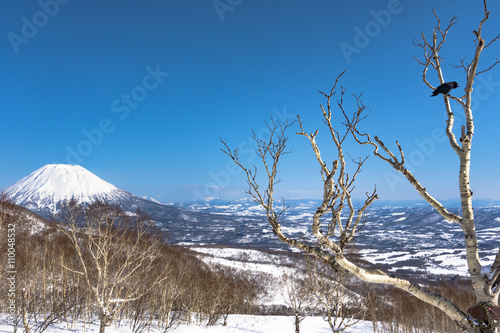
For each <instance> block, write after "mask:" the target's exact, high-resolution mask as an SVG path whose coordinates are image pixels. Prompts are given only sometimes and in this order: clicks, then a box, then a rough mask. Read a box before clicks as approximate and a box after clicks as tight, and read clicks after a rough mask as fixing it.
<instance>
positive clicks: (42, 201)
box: [4, 164, 131, 211]
mask: <svg viewBox="0 0 500 333" xmlns="http://www.w3.org/2000/svg"><path fill="white" fill-rule="evenodd" d="M4 191H5V194H6V195H7V196H8V197H9V198H11V199H12V200H13V201H14V202H15V203H16V204H18V205H22V206H25V207H27V208H31V207H30V206H35V207H38V208H40V207H47V208H49V209H50V210H52V211H54V210H55V209H56V204H57V203H59V202H61V201H64V200H69V199H71V198H75V199H77V200H78V201H79V202H80V203H91V202H94V201H95V200H96V199H103V200H104V199H105V200H107V201H113V199H115V200H116V199H118V198H123V197H126V196H128V195H131V194H129V193H128V192H126V191H124V190H122V189H119V188H117V187H116V186H114V185H112V184H110V183H108V182H106V181H104V180H102V179H101V178H99V177H97V176H96V175H94V174H93V173H91V172H90V171H88V170H86V169H84V168H83V167H81V166H79V165H68V164H48V165H45V166H43V167H41V168H40V169H38V170H36V171H34V172H32V173H31V174H29V175H28V176H26V177H24V178H22V179H21V180H19V181H18V182H16V183H14V184H13V185H11V186H9V187H7V188H5V189H4Z"/></svg>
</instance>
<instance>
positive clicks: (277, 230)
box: [221, 0, 500, 332]
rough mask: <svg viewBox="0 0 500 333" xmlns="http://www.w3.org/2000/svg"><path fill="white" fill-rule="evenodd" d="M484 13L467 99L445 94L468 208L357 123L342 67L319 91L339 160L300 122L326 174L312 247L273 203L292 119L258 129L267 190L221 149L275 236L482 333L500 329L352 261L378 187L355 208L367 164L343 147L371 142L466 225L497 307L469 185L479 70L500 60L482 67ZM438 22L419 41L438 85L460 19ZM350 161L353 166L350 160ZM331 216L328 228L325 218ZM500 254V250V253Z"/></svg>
mask: <svg viewBox="0 0 500 333" xmlns="http://www.w3.org/2000/svg"><path fill="white" fill-rule="evenodd" d="M483 7H484V18H483V19H482V20H481V22H480V23H479V27H478V29H477V30H475V31H474V35H475V37H476V40H475V51H474V55H473V58H472V61H471V62H470V63H467V62H466V61H465V59H464V60H462V61H461V64H460V65H459V66H458V67H459V68H463V69H464V71H465V73H466V79H467V84H466V86H465V89H464V91H465V94H464V95H463V96H462V97H454V96H447V95H444V96H443V101H444V103H445V109H446V112H447V121H446V134H447V137H448V139H449V142H450V145H451V147H452V149H453V151H454V152H455V153H456V154H457V156H458V157H459V159H460V172H459V184H458V185H459V191H460V198H461V204H462V214H461V215H459V214H456V213H452V212H450V211H448V210H447V209H446V208H445V207H444V206H443V204H441V203H440V202H439V201H438V200H437V199H435V198H434V197H433V196H431V194H430V193H429V192H428V191H427V189H426V187H425V186H423V185H422V184H421V183H420V182H419V181H417V179H416V178H415V176H414V175H413V174H412V173H411V172H410V171H409V170H408V169H407V168H406V166H405V155H404V152H403V148H402V147H401V145H400V144H399V143H398V142H396V145H397V148H398V152H397V154H398V155H399V156H396V155H397V154H395V153H394V152H392V151H391V150H390V149H389V148H388V147H387V146H386V145H385V144H384V143H383V142H382V141H381V140H380V139H379V138H378V137H377V136H374V137H373V138H372V136H370V135H369V134H367V133H364V132H362V131H361V130H360V129H359V126H358V125H359V124H360V122H361V121H362V120H363V119H365V118H366V116H367V114H366V107H365V105H364V104H363V102H362V101H361V95H358V96H356V95H353V96H354V98H355V101H356V103H357V110H356V111H355V112H353V115H352V116H349V115H348V114H349V112H348V111H346V110H345V103H344V97H345V92H346V90H345V89H344V88H343V87H341V88H340V89H339V88H337V86H338V82H339V80H340V79H341V77H342V75H343V74H344V73H345V71H344V72H343V73H341V74H340V75H339V76H338V77H337V79H336V81H335V84H334V85H333V88H332V89H331V90H330V92H328V93H324V92H321V93H322V94H323V95H324V96H325V98H326V100H327V105H326V107H324V106H323V105H322V106H321V110H322V114H323V121H324V123H325V124H326V126H327V129H328V132H329V135H330V136H331V139H332V141H333V147H334V149H335V151H336V159H335V160H334V161H333V163H329V164H328V163H326V162H325V161H324V160H323V158H322V156H321V153H320V150H319V147H318V145H317V143H316V137H317V135H318V133H319V131H318V130H316V131H315V132H314V133H306V132H305V131H304V129H303V126H302V121H301V119H300V117H298V123H299V126H300V132H298V133H297V134H299V135H301V136H304V137H306V138H307V139H308V140H309V142H310V144H311V147H312V149H313V151H314V154H315V156H316V159H317V161H318V163H319V165H320V168H321V177H322V180H323V199H322V203H321V204H320V205H319V207H318V208H317V210H316V212H315V213H314V215H313V217H312V223H311V229H312V233H313V235H314V236H315V239H316V241H317V243H316V244H314V245H309V244H307V243H305V242H303V241H300V240H297V239H291V238H289V237H287V235H285V234H284V233H283V231H282V228H281V217H282V214H283V212H284V211H285V210H286V205H285V204H284V203H283V208H279V207H278V205H276V204H275V199H274V192H275V186H276V184H277V183H278V182H279V181H280V180H279V179H278V177H277V176H278V165H279V161H280V159H281V157H282V156H283V155H284V154H286V153H287V150H286V149H287V148H286V146H287V140H288V137H287V134H286V130H287V129H288V128H289V127H290V126H291V123H290V122H289V121H285V122H276V121H274V120H271V122H270V123H268V124H267V126H268V129H269V133H270V135H269V139H267V140H262V139H259V138H258V137H257V136H256V135H255V133H254V135H253V139H254V140H255V144H256V147H257V148H256V153H257V156H258V157H259V159H260V162H261V165H262V168H263V169H264V172H265V175H266V176H267V182H266V185H265V188H264V189H261V188H260V186H259V182H258V178H257V170H258V168H257V167H255V166H253V167H248V166H245V165H243V164H242V162H241V161H240V159H239V156H238V149H235V150H231V149H230V148H229V146H228V145H227V143H226V142H225V141H224V140H221V142H222V144H223V149H222V150H223V152H225V153H226V154H227V155H228V156H229V157H230V158H231V159H232V160H233V161H234V163H236V164H237V165H238V166H239V167H240V168H241V169H242V170H243V171H244V173H245V175H246V179H247V182H248V185H249V189H248V191H247V193H248V194H249V196H250V197H252V198H253V199H254V200H255V201H256V202H257V203H258V204H260V205H261V206H262V207H263V208H264V209H265V210H266V212H267V219H268V222H269V223H270V225H271V227H272V228H273V232H274V234H275V235H276V237H277V238H278V239H279V240H280V241H282V242H283V243H285V244H288V245H290V246H292V247H295V248H298V249H301V250H302V251H304V252H306V253H310V254H313V255H314V256H316V257H318V258H321V259H323V260H325V261H326V262H327V263H329V265H330V266H331V267H332V268H334V269H340V270H344V271H348V272H350V273H352V274H353V275H355V276H357V277H359V278H360V279H362V280H364V281H367V282H371V283H376V284H387V285H392V286H395V287H397V288H399V289H401V290H404V291H406V292H408V293H410V294H412V295H414V296H416V297H417V298H419V299H421V300H423V301H424V302H426V303H429V304H431V305H434V306H435V307H437V308H439V309H441V310H442V311H443V312H444V313H446V314H447V315H448V316H449V317H450V318H451V319H453V320H454V321H455V322H456V323H457V325H458V326H459V327H460V328H461V329H462V330H473V329H476V328H479V329H481V330H482V331H483V332H493V331H494V330H495V328H494V327H493V323H492V322H491V321H479V320H476V319H474V318H472V317H471V316H469V315H467V314H466V313H464V312H463V311H462V310H461V309H459V308H458V306H457V305H455V304H454V303H453V302H452V301H451V300H449V299H447V298H445V297H442V296H440V295H438V294H436V293H434V292H432V291H430V290H427V289H425V288H423V287H422V286H420V285H418V284H416V283H412V282H410V281H408V280H406V279H403V278H400V277H396V276H394V275H389V274H386V273H385V272H382V271H381V270H379V269H375V268H372V267H362V266H361V264H359V263H355V262H353V261H352V260H349V259H348V258H347V257H346V255H345V253H344V249H345V247H346V245H347V244H348V243H349V242H350V241H351V240H352V239H353V237H354V236H355V234H356V233H357V231H358V230H359V228H360V225H361V224H362V221H363V218H364V215H365V212H366V209H367V208H368V207H369V206H370V205H371V204H372V203H373V201H374V200H375V199H377V193H376V189H375V190H374V191H373V192H370V193H366V198H365V200H364V202H363V203H362V204H361V205H360V206H359V207H357V208H355V207H354V204H353V200H352V197H351V193H352V191H353V189H354V184H355V181H356V178H357V176H358V174H359V172H360V170H361V167H362V165H363V163H364V162H365V159H356V160H354V159H351V160H350V161H349V160H348V159H347V158H346V154H345V152H344V149H343V148H344V142H345V140H346V139H347V138H348V137H350V136H351V135H352V136H353V137H354V138H355V140H356V141H357V142H358V143H359V144H362V145H369V146H372V147H373V149H374V150H373V154H374V155H375V156H377V157H378V158H380V159H382V160H383V161H385V162H387V163H389V164H390V165H391V166H392V167H393V168H394V169H395V170H396V171H398V172H400V173H401V174H402V175H403V176H404V177H405V178H406V179H407V180H408V181H409V183H410V184H411V185H413V187H414V188H415V189H416V190H417V191H418V193H419V194H420V195H421V196H422V198H424V199H425V200H426V201H427V202H428V203H429V204H430V205H431V206H432V207H433V208H434V209H435V210H436V211H437V212H439V213H440V214H441V215H442V216H443V217H444V218H445V219H446V220H449V221H452V222H455V223H457V224H458V225H459V226H460V227H461V228H462V230H463V234H464V238H465V249H466V254H467V264H468V267H469V274H470V277H471V280H472V284H473V287H474V290H475V293H476V298H477V300H476V301H477V303H478V304H484V305H488V306H498V299H499V294H500V260H496V261H495V263H494V264H493V265H492V267H491V272H490V273H489V274H486V275H483V273H484V272H485V271H486V270H485V269H483V266H482V264H481V262H480V260H479V255H478V252H479V251H478V243H477V236H476V231H475V222H474V212H473V205H472V191H471V189H470V183H469V181H470V155H471V147H472V146H471V145H472V139H473V136H474V123H473V117H472V108H471V96H472V95H471V94H472V88H473V84H474V80H475V78H476V76H477V75H480V74H483V73H485V72H487V71H489V70H491V69H492V68H493V67H494V66H495V65H496V64H498V63H499V60H496V61H495V62H494V63H493V64H492V65H490V66H489V67H487V68H485V69H483V70H478V64H479V57H480V55H481V52H482V51H483V50H484V49H486V48H487V47H489V46H490V45H491V44H492V43H493V42H495V41H496V40H498V39H499V38H500V35H499V36H496V37H495V38H493V39H492V40H491V41H490V42H486V41H485V40H484V39H483V37H482V27H483V24H484V23H485V22H486V21H487V20H488V17H489V12H488V10H487V4H486V1H485V0H484V2H483ZM434 14H435V17H436V20H437V26H436V27H435V28H434V30H433V36H432V41H428V40H427V39H426V38H425V35H424V34H422V38H423V42H416V43H415V44H416V45H417V46H419V47H421V48H422V49H423V51H424V60H419V63H420V64H422V65H423V66H424V70H423V81H424V82H425V84H426V85H427V86H428V87H429V88H430V89H435V87H434V86H433V85H432V84H430V83H429V81H428V76H427V71H428V69H429V68H430V67H432V68H433V69H434V70H435V71H436V74H437V77H438V80H439V83H440V84H442V83H444V82H445V80H444V77H443V73H442V68H441V61H442V59H441V58H440V57H439V51H440V50H441V48H442V47H443V45H444V43H445V41H446V37H447V34H448V32H449V30H450V28H451V27H452V26H453V24H454V23H455V20H456V18H455V17H454V18H453V19H452V20H451V21H450V23H449V24H448V26H447V27H446V28H444V29H443V28H442V27H441V22H440V20H439V17H438V15H437V14H436V13H435V12H434ZM336 94H338V95H337V100H336V101H335V104H336V108H335V109H336V110H337V112H338V113H337V114H338V119H339V120H338V121H337V123H341V122H342V123H343V124H339V125H340V127H341V129H338V128H337V127H336V125H335V124H334V122H333V121H332V118H333V114H334V110H333V107H332V105H331V102H332V97H333V96H335V95H336ZM450 100H452V101H453V102H456V103H457V104H458V105H460V106H461V107H462V108H463V111H464V114H465V119H466V126H464V127H463V128H462V135H461V137H460V138H459V139H457V136H456V135H455V134H454V132H453V129H454V128H453V125H454V113H453V111H452V109H451V106H450ZM348 164H349V165H348ZM325 221H326V223H325V226H323V223H324V222H325ZM497 258H500V251H499V254H498V255H497Z"/></svg>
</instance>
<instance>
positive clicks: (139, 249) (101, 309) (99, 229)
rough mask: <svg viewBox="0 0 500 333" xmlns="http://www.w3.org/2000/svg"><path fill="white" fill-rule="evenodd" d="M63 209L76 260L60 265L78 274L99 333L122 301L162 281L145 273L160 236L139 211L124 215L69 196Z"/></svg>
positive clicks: (150, 267) (151, 264)
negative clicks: (97, 322)
mask: <svg viewBox="0 0 500 333" xmlns="http://www.w3.org/2000/svg"><path fill="white" fill-rule="evenodd" d="M63 211H64V213H63V214H64V215H63V216H64V220H65V222H67V223H66V224H61V225H60V226H59V230H60V231H62V232H63V233H64V234H65V235H66V236H67V237H68V238H69V239H70V240H71V243H72V244H73V246H74V249H75V251H76V254H77V260H76V261H75V262H74V265H72V266H70V263H67V264H68V266H64V268H65V269H66V270H68V271H70V272H72V273H74V274H76V275H80V276H82V278H83V280H84V283H85V284H86V286H87V288H88V290H89V293H90V295H89V298H91V300H92V306H93V307H94V309H95V310H96V313H97V314H98V316H99V320H100V332H101V333H104V331H105V328H106V326H108V325H109V324H110V323H111V322H112V321H113V320H114V319H115V317H116V315H117V314H118V313H119V312H120V310H121V309H122V308H123V307H124V305H125V304H127V303H129V302H132V301H136V300H138V299H140V298H141V297H143V296H144V295H145V294H146V293H147V292H148V291H149V290H151V289H152V288H153V287H154V286H156V285H157V284H158V283H160V282H161V281H162V279H164V277H162V276H160V275H156V276H155V277H154V279H153V281H151V280H150V279H149V277H150V276H149V273H150V272H152V271H154V270H155V268H156V266H157V265H158V264H159V261H158V260H157V259H158V256H159V254H160V250H159V243H160V239H158V238H156V237H153V236H152V235H151V234H150V231H151V227H150V225H149V223H148V222H149V221H148V219H147V218H146V217H145V216H144V215H143V214H141V213H138V214H137V218H136V219H131V218H129V217H128V216H127V215H126V214H125V212H123V211H122V210H121V209H120V208H118V207H112V206H109V205H107V204H104V203H99V202H98V203H95V204H92V205H90V206H88V207H83V206H80V205H78V203H77V202H76V201H74V200H71V201H70V202H69V203H68V204H67V207H66V209H64V210H63Z"/></svg>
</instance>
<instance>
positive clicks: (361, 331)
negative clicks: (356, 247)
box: [0, 315, 373, 333]
mask: <svg viewBox="0 0 500 333" xmlns="http://www.w3.org/2000/svg"><path fill="white" fill-rule="evenodd" d="M300 328H301V331H302V332H308V333H310V332H314V333H330V332H331V330H330V327H329V326H328V323H327V322H325V321H324V320H323V319H322V318H321V317H308V318H306V319H305V320H304V321H303V322H302V323H301V324H300ZM12 331H13V327H12V326H10V325H7V324H5V323H2V324H0V333H11V332H12ZM20 331H22V330H21V329H18V332H20ZM294 331H295V326H294V321H293V318H292V317H288V316H248V315H230V316H229V318H228V325H227V326H222V325H221V324H217V325H216V326H210V327H207V326H205V325H201V326H199V325H180V326H179V327H177V328H175V329H171V330H169V331H168V332H175V333H276V332H294ZM45 332H46V333H63V332H88V333H91V332H99V325H98V324H97V323H93V324H90V325H86V326H85V329H84V327H83V323H79V324H76V325H74V326H73V327H69V328H68V326H67V325H66V323H57V324H54V325H51V326H50V327H49V328H48V329H47V330H46V331H45ZM106 332H107V333H131V332H132V330H131V328H130V327H129V326H126V325H124V326H122V327H115V326H114V325H112V326H110V327H107V328H106ZM146 332H149V333H157V332H158V331H157V330H156V329H154V328H152V329H151V330H149V331H148V330H146ZM348 332H353V333H369V332H373V326H372V324H371V322H367V321H362V322H359V323H358V324H357V325H355V326H354V327H352V328H350V329H349V330H348Z"/></svg>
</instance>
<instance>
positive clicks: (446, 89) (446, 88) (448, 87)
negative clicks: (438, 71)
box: [431, 81, 459, 97]
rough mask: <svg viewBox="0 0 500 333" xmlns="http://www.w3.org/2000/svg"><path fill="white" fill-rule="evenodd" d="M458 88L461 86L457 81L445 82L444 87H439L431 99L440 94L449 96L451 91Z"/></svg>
mask: <svg viewBox="0 0 500 333" xmlns="http://www.w3.org/2000/svg"><path fill="white" fill-rule="evenodd" d="M458 87H459V85H458V83H456V82H455V81H453V82H445V83H443V84H442V85H440V86H439V87H437V88H436V90H434V92H433V93H432V95H431V97H434V96H437V95H439V94H443V95H447V96H449V95H450V91H451V89H455V88H458Z"/></svg>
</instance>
